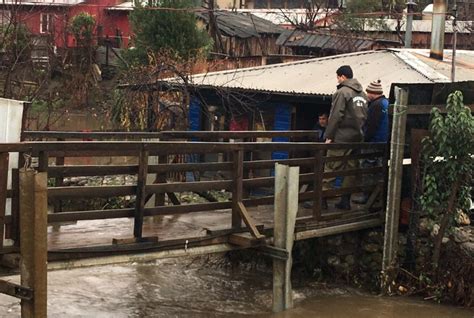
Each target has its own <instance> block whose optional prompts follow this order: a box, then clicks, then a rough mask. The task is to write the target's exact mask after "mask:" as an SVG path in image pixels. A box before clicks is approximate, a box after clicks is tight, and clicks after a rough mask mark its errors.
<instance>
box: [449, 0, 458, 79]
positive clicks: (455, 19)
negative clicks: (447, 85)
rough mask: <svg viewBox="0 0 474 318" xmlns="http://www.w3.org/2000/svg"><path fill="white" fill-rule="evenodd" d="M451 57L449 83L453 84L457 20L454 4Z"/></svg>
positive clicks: (456, 8)
mask: <svg viewBox="0 0 474 318" xmlns="http://www.w3.org/2000/svg"><path fill="white" fill-rule="evenodd" d="M453 17H454V19H453V56H452V59H451V82H453V83H454V82H455V80H456V45H457V37H458V36H457V33H458V30H457V29H458V28H457V19H458V7H457V5H456V4H454V8H453Z"/></svg>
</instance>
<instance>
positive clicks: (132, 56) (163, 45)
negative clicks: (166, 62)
mask: <svg viewBox="0 0 474 318" xmlns="http://www.w3.org/2000/svg"><path fill="white" fill-rule="evenodd" d="M151 6H153V7H158V8H160V7H161V8H175V9H178V10H175V11H170V10H153V9H150V7H151ZM193 6H194V3H193V1H192V0H160V1H158V2H157V3H149V4H148V5H145V6H143V5H142V4H140V3H139V2H138V1H136V2H135V9H134V10H133V11H132V12H131V13H130V16H129V20H130V23H131V26H132V31H133V34H134V35H133V39H132V40H133V45H134V48H133V49H130V50H128V51H127V52H125V53H124V58H125V59H126V60H127V61H128V62H129V64H130V65H136V64H148V62H149V61H148V55H149V54H148V53H149V52H150V53H157V52H160V51H162V50H166V51H171V52H173V53H174V54H175V55H176V56H178V57H180V58H183V59H185V60H188V59H191V58H194V57H198V56H200V55H203V54H206V53H207V51H208V50H209V48H210V46H211V40H210V37H209V36H208V34H207V32H206V30H204V29H199V28H198V27H197V24H196V17H195V15H194V14H193V13H192V12H188V11H185V10H179V9H187V8H192V7H193Z"/></svg>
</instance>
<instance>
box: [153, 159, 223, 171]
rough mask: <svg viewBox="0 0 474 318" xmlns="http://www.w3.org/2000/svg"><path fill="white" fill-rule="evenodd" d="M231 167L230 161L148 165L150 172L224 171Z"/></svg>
mask: <svg viewBox="0 0 474 318" xmlns="http://www.w3.org/2000/svg"><path fill="white" fill-rule="evenodd" d="M231 169H232V162H212V163H202V162H199V163H170V164H160V165H150V166H149V167H148V171H149V172H150V173H160V172H187V171H199V172H205V171H221V170H223V171H226V170H231Z"/></svg>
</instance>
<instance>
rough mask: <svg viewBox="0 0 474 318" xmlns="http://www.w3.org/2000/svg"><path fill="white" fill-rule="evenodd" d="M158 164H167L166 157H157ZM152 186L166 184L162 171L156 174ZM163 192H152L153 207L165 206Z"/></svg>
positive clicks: (164, 174)
mask: <svg viewBox="0 0 474 318" xmlns="http://www.w3.org/2000/svg"><path fill="white" fill-rule="evenodd" d="M158 163H159V164H167V163H168V156H166V155H161V156H159V157H158ZM153 183H154V184H161V185H163V184H166V172H164V171H162V172H159V173H157V174H156V178H155V182H153ZM165 192H173V191H165ZM165 192H159V193H158V192H154V193H155V206H163V205H165Z"/></svg>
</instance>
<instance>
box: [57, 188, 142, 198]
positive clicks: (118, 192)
mask: <svg viewBox="0 0 474 318" xmlns="http://www.w3.org/2000/svg"><path fill="white" fill-rule="evenodd" d="M136 189H137V187H136V186H87V187H57V188H48V195H49V198H51V199H74V198H108V197H114V196H124V195H134V194H135V193H136Z"/></svg>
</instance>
